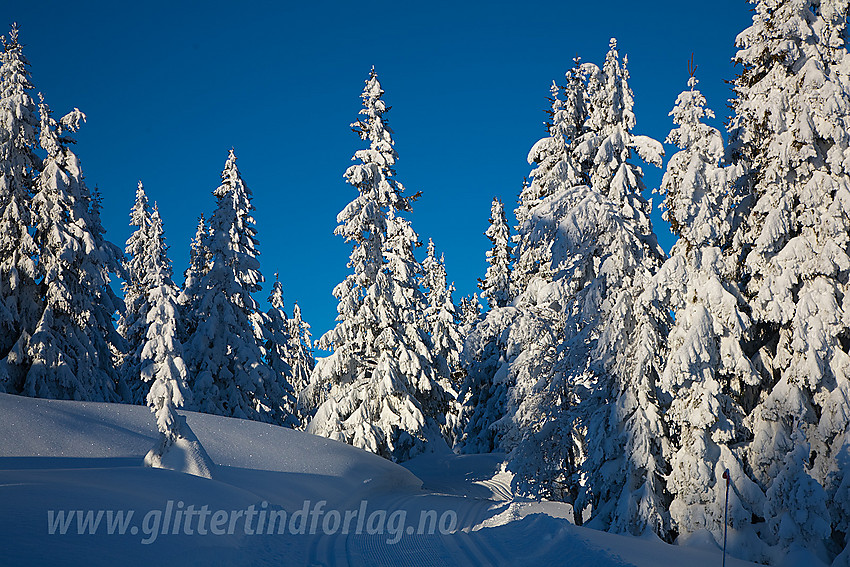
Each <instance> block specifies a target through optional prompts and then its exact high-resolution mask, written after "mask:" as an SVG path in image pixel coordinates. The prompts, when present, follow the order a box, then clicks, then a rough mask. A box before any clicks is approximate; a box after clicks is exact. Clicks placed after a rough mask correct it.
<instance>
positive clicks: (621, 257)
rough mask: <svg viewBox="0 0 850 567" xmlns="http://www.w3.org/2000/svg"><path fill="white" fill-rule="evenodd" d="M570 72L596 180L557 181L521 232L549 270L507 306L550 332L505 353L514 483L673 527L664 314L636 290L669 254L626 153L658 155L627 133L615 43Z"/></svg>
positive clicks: (507, 440) (626, 102) (637, 521)
mask: <svg viewBox="0 0 850 567" xmlns="http://www.w3.org/2000/svg"><path fill="white" fill-rule="evenodd" d="M579 72H580V73H581V75H582V77H583V79H582V87H583V88H584V89H585V91H584V93H585V94H584V100H585V101H586V102H585V104H586V105H587V106H586V112H587V114H586V116H587V119H586V120H585V123H584V124H583V127H582V130H581V131H579V132H578V133H577V139H576V140H575V141H572V142H571V143H570V146H571V147H572V148H574V149H573V150H572V152H571V154H572V157H571V158H569V159H574V160H575V161H576V162H578V164H579V167H578V171H580V172H581V179H588V178H589V180H590V182H591V184H590V186H586V185H578V186H564V187H562V189H560V190H559V191H557V192H555V193H553V194H552V195H551V196H550V197H548V198H546V199H544V200H543V201H542V202H541V203H540V204H538V205H537V206H536V207H535V208H533V209H532V210H531V211H530V215H529V217H528V218H529V220H528V221H527V223H526V224H525V225H524V226H522V227H520V229H519V232H520V233H521V234H523V233H524V234H527V235H534V238H536V239H544V238H545V239H548V249H549V254H550V256H549V257H550V260H549V262H550V266H549V270H548V271H549V272H550V274H551V275H546V274H545V272H543V273H542V274H541V272H540V271H538V275H536V276H535V277H533V278H531V279H530V281H529V285H528V286H527V287H526V289H525V290H524V291H523V292H522V293H521V294H520V295H518V296H517V298H516V299H515V304H516V305H517V306H518V307H520V308H523V307H524V306H528V307H526V310H527V311H529V312H530V313H537V319H538V320H539V321H546V322H548V324H547V325H545V326H546V328H548V329H551V331H552V333H553V335H554V337H553V338H551V339H547V338H546V336H545V335H543V334H540V335H539V336H540V339H538V340H537V341H536V342H527V343H526V345H527V346H526V347H525V350H524V351H523V355H521V356H518V357H517V361H516V362H515V363H514V364H513V367H512V368H511V372H512V373H514V375H515V376H516V378H515V380H514V386H513V388H512V389H511V392H510V396H509V399H508V404H507V411H506V414H507V417H506V418H505V419H504V420H503V421H502V424H501V426H502V428H503V430H504V433H503V435H502V440H503V444H504V445H505V446H506V448H507V449H508V450H509V451H510V454H509V461H508V467H509V468H510V469H511V470H513V471H514V472H515V473H516V476H515V481H514V489H515V490H517V491H518V492H522V493H530V494H532V495H538V496H549V497H552V496H556V497H558V498H561V499H563V500H566V501H568V502H573V504H574V509H575V512H576V521H579V518H581V516H582V515H583V514H584V513H585V512H589V513H591V521H592V525H594V526H597V527H600V528H603V529H607V530H611V531H617V532H629V533H633V534H641V533H644V532H646V531H654V532H656V533H658V534H659V535H661V536H662V537H668V535H669V522H668V519H667V510H666V507H667V503H668V498H667V496H666V494H665V492H664V476H665V475H666V473H667V465H666V456H667V451H668V445H669V442H668V435H667V432H666V431H665V429H664V426H663V423H662V417H661V415H662V413H661V410H660V407H659V405H660V402H659V399H658V376H659V374H660V368H659V366H660V360H661V358H660V352H659V351H660V348H661V346H662V345H663V338H664V337H665V336H666V332H667V328H668V325H669V323H670V321H669V319H670V316H669V314H668V313H667V312H666V311H665V310H664V309H663V308H662V307H661V306H659V305H657V304H653V303H649V302H644V301H641V300H640V299H639V298H640V296H641V293H642V292H643V291H644V289H645V288H646V286H647V285H648V284H649V282H650V281H651V278H652V275H653V274H654V272H655V271H656V270H657V269H658V266H659V265H660V264H661V261H662V260H663V257H664V255H663V252H662V251H661V249H660V248H659V247H658V244H657V240H656V237H655V235H654V233H653V231H652V225H651V223H650V220H649V212H650V205H649V203H648V202H647V201H646V200H645V198H644V197H643V195H642V193H643V191H644V185H643V182H642V175H641V170H640V168H639V167H637V166H636V165H635V164H634V163H632V161H631V160H632V153H633V152H636V153H637V154H638V155H639V156H640V157H641V158H642V159H643V160H644V161H646V162H648V163H651V164H654V165H660V163H661V155H662V148H661V144H659V143H658V142H657V141H655V140H652V139H650V138H647V137H644V136H636V135H634V134H632V132H631V131H632V128H633V127H634V125H635V116H634V113H633V110H632V107H633V98H632V93H631V90H630V88H629V86H628V72H627V71H626V68H625V64H622V65H621V63H620V60H619V55H618V53H617V49H616V42H615V41H614V40H612V42H611V49H610V51H609V52H608V55H607V56H606V60H605V64H604V65H603V67H602V68H601V69H600V68H599V67H597V66H595V65H592V64H584V65H582V66H581V68H580V71H579ZM532 328H533V327H532ZM544 339H545V340H544ZM535 350H536V351H537V354H535V355H532V353H534V351H535ZM523 356H524V357H525V358H524V359H523V358H522V357H523ZM547 359H548V360H550V362H548V363H547V362H545V361H546V360H547Z"/></svg>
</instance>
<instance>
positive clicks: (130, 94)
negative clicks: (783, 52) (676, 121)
mask: <svg viewBox="0 0 850 567" xmlns="http://www.w3.org/2000/svg"><path fill="white" fill-rule="evenodd" d="M0 13H2V14H3V16H4V21H2V22H0V24H3V25H4V26H6V25H8V24H9V23H11V22H13V21H17V22H18V23H19V24H20V27H21V41H22V42H23V43H24V44H25V45H26V48H25V53H26V55H27V57H28V58H29V60H30V62H31V64H32V68H31V71H32V80H33V83H34V85H35V87H36V89H37V90H39V91H42V92H43V93H44V95H45V99H46V101H47V102H48V104H50V106H51V107H52V108H53V110H54V111H55V112H56V114H57V116H61V115H62V114H64V113H65V112H67V111H68V110H70V109H71V108H73V107H75V106H76V107H79V108H80V109H81V110H82V111H83V112H85V113H86V114H87V115H88V123H87V124H86V125H84V127H83V129H82V130H81V132H80V133H79V135H78V136H77V138H78V144H77V148H76V149H77V153H78V155H79V156H80V158H81V161H82V166H83V170H84V172H85V175H86V179H87V182H88V184H89V186H90V187H94V186H97V187H99V188H100V190H101V192H102V194H103V201H104V202H103V205H104V209H103V214H104V225H105V227H106V229H107V231H108V232H107V237H108V238H109V239H110V240H112V241H113V242H115V243H116V244H118V245H119V246H121V247H122V248H123V245H124V241H125V240H126V239H127V237H128V236H129V233H130V229H129V227H128V219H129V217H128V214H129V209H130V206H131V205H132V202H133V197H134V192H135V187H136V183H137V180H139V179H141V180H142V181H143V182H144V184H145V187H146V190H147V192H148V196H149V197H150V199H151V200H152V201H154V200H155V201H157V203H158V204H159V208H160V211H161V214H162V216H163V219H164V222H165V230H166V237H167V239H168V243H169V245H170V256H171V258H172V260H173V261H174V267H175V280H176V281H177V282H178V283H180V282H181V281H182V273H183V270H184V269H185V267H186V263H187V260H188V249H189V241H190V239H191V237H192V235H193V233H194V230H195V226H196V224H197V217H198V215H199V214H200V213H201V212H204V213H206V214H207V215H209V214H210V213H211V212H212V210H213V207H214V204H215V201H214V198H213V196H212V195H211V191H212V190H213V189H215V187H216V186H217V185H218V184H219V180H220V177H219V174H220V172H221V169H222V167H223V165H224V162H225V159H226V157H227V152H228V150H229V149H230V147H231V146H232V147H234V148H235V150H236V154H237V156H238V157H239V162H238V165H239V167H240V171H241V172H242V175H243V178H244V179H245V181H246V183H247V184H248V186H249V187H250V188H251V190H252V191H253V194H254V205H255V206H256V209H257V210H256V214H255V218H256V221H257V231H258V240H259V243H260V250H261V257H260V260H261V267H262V271H263V274H264V275H265V277H266V280H267V283H266V285H265V286H264V289H263V291H262V292H261V293H260V294H259V295H258V297H257V299H258V300H260V301H262V302H263V303H265V298H266V297H267V293H268V289H269V287H270V283H269V281H270V280H273V278H274V276H273V274H274V273H275V272H276V271H279V272H280V274H281V280H282V282H283V286H284V295H285V301H286V310H287V312H288V313H291V306H292V302H293V301H295V300H297V301H298V303H299V304H300V305H301V307H302V310H303V312H304V316H305V318H306V319H307V321H308V322H309V323H311V325H312V326H313V330H314V335H315V336H316V337H317V336H319V335H320V334H321V333H322V332H324V331H326V330H327V329H328V328H330V327H331V326H332V325H333V319H334V317H335V316H336V300H335V298H333V297H332V295H331V290H332V289H333V287H334V286H335V285H336V284H337V283H339V282H340V281H341V280H342V279H343V278H344V277H345V275H346V274H347V273H348V269H347V268H346V262H347V259H348V254H349V252H350V248H349V246H348V245H347V244H345V243H343V241H342V239H341V238H340V237H337V236H334V235H333V229H334V227H335V225H336V222H335V218H336V214H337V213H338V212H339V211H340V210H341V209H342V208H343V207H344V206H345V205H346V204H347V203H348V202H349V201H350V200H351V199H352V198H353V197H354V190H353V189H352V188H351V187H350V186H348V185H347V184H346V183H344V181H343V178H342V174H343V172H344V171H345V169H346V167H348V165H349V164H350V159H351V156H352V155H353V153H354V151H355V150H357V149H358V148H360V147H361V146H362V143H361V142H360V141H359V139H358V138H357V136H356V135H355V134H353V133H352V132H351V130H350V128H349V124H350V123H351V122H352V121H353V120H355V119H356V118H357V112H358V110H359V109H360V98H359V95H360V92H361V90H362V87H363V84H364V80H365V79H366V77H367V75H368V71H369V68H370V67H371V66H372V65H374V66H375V68H376V70H377V71H378V75H379V78H380V80H381V83H382V85H383V87H384V90H385V91H386V95H385V100H386V101H387V102H388V103H389V104H390V105H392V107H393V108H392V111H391V112H390V113H389V114H388V119H389V122H390V125H391V127H392V128H393V130H394V131H395V141H396V149H397V150H398V153H399V162H398V164H397V167H396V171H397V176H398V179H399V180H400V181H401V182H402V183H403V184H404V185H405V186H406V187H407V188H408V189H409V190H410V191H411V192H415V191H422V197H421V199H420V200H419V201H418V202H417V203H416V204H415V205H414V211H413V214H412V215H411V216H410V218H411V220H412V222H413V226H414V228H415V229H416V230H417V232H418V233H419V235H420V237H421V239H422V240H423V242H427V239H428V238H429V237H431V238H433V239H434V242H435V243H436V245H437V250H438V252H444V253H445V258H446V266H447V270H448V275H449V279H450V280H454V282H455V285H456V286H457V292H456V295H455V300H456V301H459V300H460V297H461V296H463V295H467V294H471V293H472V292H474V291H477V289H476V287H475V286H476V278H478V277H481V276H482V275H483V273H484V271H485V268H486V264H485V261H484V253H485V250H486V249H487V247H488V244H489V241H488V240H487V239H486V238H485V237H484V236H483V232H484V231H485V230H486V228H487V226H488V223H487V219H488V216H489V207H490V201H491V199H492V198H493V197H494V196H499V197H501V198H502V200H503V201H505V203H506V204H507V207H506V208H508V209H509V210H512V209H513V207H514V205H515V203H516V198H517V195H518V193H519V190H520V188H521V184H522V180H523V177H525V176H527V175H528V172H529V170H530V168H529V166H528V164H527V163H526V156H527V154H528V150H529V149H530V147H531V146H532V144H533V143H534V142H535V141H536V140H538V139H539V138H540V137H542V136H543V135H544V134H545V130H544V128H543V121H544V119H545V118H546V116H545V115H544V113H543V111H544V110H545V109H546V107H547V101H546V96H547V95H548V88H549V85H550V84H551V83H552V80H553V79H554V80H556V81H558V82H561V81H562V79H563V76H564V72H565V71H566V70H567V69H569V67H570V66H571V60H572V58H573V57H574V56H576V55H579V56H581V57H582V59H583V60H585V61H590V62H594V63H597V64H601V63H602V61H603V59H604V55H605V53H606V51H607V49H608V40H609V38H611V37H617V38H618V41H619V48H620V53H621V55H622V54H625V55H628V58H629V70H630V73H631V83H630V84H631V87H632V89H633V91H634V93H635V100H636V106H635V111H636V115H637V127H636V128H635V133H637V134H644V135H649V136H652V137H655V138H656V139H659V140H661V141H663V140H664V138H665V137H666V135H667V133H668V132H669V130H670V128H671V125H672V124H671V121H670V118H669V117H668V115H667V114H668V112H669V111H670V109H671V108H672V105H673V103H674V101H675V99H676V96H677V95H678V93H679V92H680V91H681V90H682V89H684V88H685V86H686V85H685V83H686V81H687V77H688V72H687V60H688V59H689V58H690V56H691V53H693V54H694V58H695V61H696V63H697V65H698V70H697V77H698V78H699V79H700V88H701V90H702V91H703V92H704V93H705V94H706V96H707V98H708V104H709V106H710V107H711V108H713V109H714V111H715V113H716V114H717V116H718V120H717V121H716V124H715V125H716V126H718V127H721V128H722V122H723V119H724V118H725V117H726V116H727V115H728V109H727V100H728V99H729V98H730V97H731V92H730V90H729V87H728V85H727V84H725V82H724V81H725V80H729V79H732V78H733V77H734V74H735V72H736V70H735V68H734V67H733V65H732V64H731V63H730V59H731V57H732V56H733V55H734V53H735V47H734V40H735V36H736V35H737V34H738V33H739V32H740V31H742V30H743V29H744V28H745V27H747V26H748V25H749V24H750V22H751V13H750V5H749V4H747V3H746V2H744V1H743V0H717V1H715V2H712V4H711V6H710V7H707V6H704V5H703V6H699V5H698V3H689V2H681V1H676V2H672V1H667V0H660V1H654V2H632V1H623V0H609V1H608V2H564V1H560V2H558V1H550V2H538V1H533V0H532V1H523V2H504V1H499V0H496V1H478V0H476V1H473V2H462V1H461V2H458V1H454V2H444V1H433V2H400V1H395V2H389V1H385V0H379V1H374V2H368V3H364V2H350V1H346V2H341V1H331V2H321V1H319V2H298V3H295V2H289V1H286V0H284V1H274V2H250V1H249V2H246V3H244V4H241V5H238V4H237V3H236V2H220V1H217V0H209V1H205V2H180V1H172V2H160V1H147V2H139V3H125V2H114V1H101V0H98V1H81V2H67V1H62V2H58V1H54V0H41V1H39V2H15V3H11V2H7V3H5V6H4V7H3V9H2V10H0ZM7 29H8V27H6V28H5V29H4V30H3V31H2V33H6V30H7ZM666 149H667V152H668V156H669V155H670V154H671V153H672V150H673V148H671V147H670V146H666ZM665 163H666V162H665ZM660 179H661V170H657V169H655V168H652V167H648V168H646V183H647V185H648V187H649V188H650V189H651V188H652V187H657V186H658V184H659V183H660ZM657 201H658V199H657V197H656V199H655V202H656V203H657ZM654 218H655V229H656V232H657V233H658V234H659V237H660V240H661V242H662V244H663V246H664V248H665V249H668V250H669V248H670V246H671V245H672V242H673V239H672V237H671V236H670V234H669V230H668V228H667V227H666V226H665V225H664V224H663V223H662V222H661V220H660V218H659V215H658V214H656V215H654ZM422 253H423V255H424V249H423V250H422Z"/></svg>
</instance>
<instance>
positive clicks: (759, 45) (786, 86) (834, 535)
mask: <svg viewBox="0 0 850 567" xmlns="http://www.w3.org/2000/svg"><path fill="white" fill-rule="evenodd" d="M753 4H754V6H755V8H754V15H753V24H752V26H750V27H749V28H747V29H746V30H745V31H743V32H742V33H741V34H740V35H739V36H738V38H737V46H738V47H739V51H738V52H737V54H736V56H735V61H736V63H737V64H739V65H740V66H741V74H740V75H739V77H738V78H737V79H736V80H735V82H734V89H735V94H736V97H735V99H734V100H733V101H732V109H733V111H734V116H733V117H732V120H731V123H730V146H731V155H732V157H733V159H734V160H735V161H736V162H737V163H739V164H741V166H743V167H744V168H746V170H747V174H746V182H747V186H748V188H749V190H750V191H751V196H750V201H751V207H750V209H749V214H748V217H747V218H746V219H745V221H744V222H743V223H742V225H741V227H740V230H738V231H737V233H736V237H735V242H734V244H735V247H734V250H735V251H736V252H737V254H738V255H739V258H740V261H741V275H740V279H741V289H742V291H743V292H744V294H745V295H746V298H747V300H748V302H749V305H750V308H751V310H752V319H753V323H754V332H753V337H754V341H755V344H754V347H753V349H752V350H753V351H756V353H755V355H754V361H755V362H757V364H758V366H759V368H760V370H761V374H762V390H763V392H764V393H763V395H762V396H761V397H760V399H759V400H758V405H757V407H756V408H755V409H754V410H753V411H752V412H751V414H750V416H749V420H748V425H749V427H750V428H751V430H752V431H753V435H754V438H753V441H752V443H751V444H750V447H749V451H748V452H747V459H748V464H749V466H750V467H751V472H752V475H753V478H754V479H755V480H756V481H757V482H758V483H759V485H760V487H761V488H762V489H764V490H765V491H766V493H767V505H766V513H768V512H769V513H770V514H771V515H772V518H768V522H767V529H766V530H763V537H764V539H765V540H766V541H767V542H768V543H770V544H779V545H780V549H787V547H788V546H789V545H791V544H792V543H793V544H794V545H799V546H803V547H806V548H808V549H809V550H810V551H811V552H813V553H815V554H817V555H818V556H819V557H820V558H821V559H822V560H830V558H831V556H832V554H833V553H835V552H837V551H840V549H841V548H842V547H844V546H845V545H846V538H847V535H846V534H847V533H848V530H847V528H848V527H850V526H848V518H850V500H848V499H847V498H846V497H845V498H841V497H838V496H839V495H838V493H837V490H838V488H839V487H840V486H842V485H844V484H846V482H845V477H846V475H847V470H848V469H846V468H841V467H839V466H838V463H840V462H842V460H843V457H842V455H843V454H845V453H846V452H847V451H850V446H848V445H847V440H848V435H847V434H848V416H850V402H848V400H850V381H848V373H849V372H850V358H848V337H850V328H849V327H850V324H849V323H850V314H848V312H850V309H848V304H847V301H848V297H850V295H848V293H847V291H848V289H847V286H848V275H850V257H848V246H850V216H848V213H847V211H848V210H850V178H848V172H850V158H848V157H847V156H850V93H848V89H847V84H848V81H850V58H848V54H847V50H846V31H847V30H846V27H847V14H848V2H847V1H846V0H838V1H827V0H824V1H817V0H811V1H810V0H803V1H790V0H786V1H779V0H771V1H765V0H758V1H754V2H753ZM802 444H807V445H808V447H807V448H806V452H807V453H808V458H804V456H801V454H802V452H803V450H802V449H801V447H802ZM801 463H802V464H801ZM800 467H803V468H804V469H805V471H806V475H801V474H795V473H792V470H793V471H797V472H799V470H800ZM809 477H810V478H812V479H814V480H815V481H816V482H818V483H819V484H820V485H821V486H822V487H823V488H824V489H825V493H826V494H827V495H828V496H829V498H828V501H827V506H826V507H823V506H819V505H816V503H814V502H810V503H809V505H808V506H806V507H805V508H802V509H800V508H797V503H798V499H797V498H796V496H794V495H795V494H798V493H799V492H800V491H807V492H810V493H811V494H812V496H814V495H815V493H816V491H815V492H812V491H809V489H808V488H807V486H806V483H807V482H808V480H806V479H807V478H809ZM795 478H796V479H798V482H799V484H798V485H797V486H796V487H783V488H779V489H772V485H773V484H774V483H776V482H778V481H779V479H786V480H788V481H791V482H793V481H792V480H791V479H795ZM784 514H791V515H793V516H794V522H793V523H791V522H777V521H775V519H776V518H779V517H781V516H782V515H784ZM824 522H825V523H826V524H828V525H831V530H830V531H831V534H830V535H831V537H827V538H823V537H821V536H822V535H824V534H823V533H821V532H820V531H819V530H818V533H817V536H818V537H814V535H815V534H813V533H812V532H809V531H806V530H805V529H803V526H810V527H813V526H820V525H822V524H823V523H824ZM792 532H795V533H792ZM779 552H780V553H782V551H779ZM848 555H850V551H845V552H844V554H843V557H844V558H846V559H842V560H843V561H845V563H847V562H850V558H848Z"/></svg>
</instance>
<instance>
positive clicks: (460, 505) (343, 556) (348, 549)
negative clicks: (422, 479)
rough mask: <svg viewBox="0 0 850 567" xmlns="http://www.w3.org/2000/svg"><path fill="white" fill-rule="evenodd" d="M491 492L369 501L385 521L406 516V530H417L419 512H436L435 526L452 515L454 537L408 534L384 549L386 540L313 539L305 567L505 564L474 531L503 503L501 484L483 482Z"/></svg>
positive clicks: (483, 566) (371, 537)
mask: <svg viewBox="0 0 850 567" xmlns="http://www.w3.org/2000/svg"><path fill="white" fill-rule="evenodd" d="M482 484H485V485H486V486H487V488H489V489H490V490H491V491H492V492H493V497H492V498H488V499H482V498H472V497H463V496H458V495H449V494H435V493H430V492H428V491H420V492H397V493H394V494H387V495H386V496H385V497H378V498H373V499H369V500H368V502H369V506H368V513H371V512H374V511H375V510H385V511H386V514H387V517H389V516H390V514H392V513H393V512H394V511H396V510H406V511H407V517H406V519H405V529H406V528H407V527H413V528H414V529H418V527H419V519H420V514H421V512H422V511H423V510H436V511H437V517H438V523H439V518H440V516H441V515H442V513H443V512H445V511H447V510H454V511H455V512H456V513H457V515H458V521H457V526H456V528H455V531H454V532H452V533H450V534H446V535H443V534H440V533H439V530H438V531H437V533H435V534H433V535H429V534H416V533H414V534H408V533H407V532H406V531H405V532H404V534H403V535H402V536H401V538H400V539H399V541H398V542H396V543H394V544H389V543H387V540H388V539H392V536H391V535H389V534H386V533H384V534H376V535H369V534H365V533H364V534H355V533H350V534H347V535H346V534H341V533H337V534H333V535H325V534H317V535H316V536H315V537H314V538H313V541H312V542H311V544H310V549H309V553H308V563H307V564H308V565H310V566H311V567H330V566H343V565H347V566H349V567H360V566H364V567H366V566H368V567H379V566H396V565H404V566H409V567H418V566H420V565H422V566H427V565H440V564H443V565H458V564H463V565H471V566H473V567H496V566H498V565H502V564H504V561H501V560H500V559H499V554H498V553H497V552H496V551H495V550H494V549H493V548H492V547H491V546H490V545H489V544H488V543H487V542H486V541H485V538H484V537H483V534H482V533H481V532H472V528H473V527H475V526H476V525H478V524H480V523H481V522H482V521H483V520H485V519H486V518H487V517H488V512H489V511H490V508H491V506H492V505H493V504H495V503H497V502H500V501H503V500H504V499H507V498H506V497H507V496H509V493H508V491H507V490H506V489H505V487H504V486H502V483H499V482H495V481H482ZM363 499H364V498H362V497H360V498H356V499H352V500H350V501H349V502H347V503H345V504H343V505H341V506H340V508H339V509H340V510H347V509H356V508H357V507H358V506H359V504H360V501H361V500H363Z"/></svg>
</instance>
